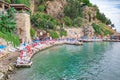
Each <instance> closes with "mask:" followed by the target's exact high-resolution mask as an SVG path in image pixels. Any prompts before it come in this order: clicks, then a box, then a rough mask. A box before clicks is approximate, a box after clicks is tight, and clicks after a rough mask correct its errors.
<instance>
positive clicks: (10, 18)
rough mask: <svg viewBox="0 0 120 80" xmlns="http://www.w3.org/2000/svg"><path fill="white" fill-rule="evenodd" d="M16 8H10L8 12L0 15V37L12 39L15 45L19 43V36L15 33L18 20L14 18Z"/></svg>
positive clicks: (7, 39)
mask: <svg viewBox="0 0 120 80" xmlns="http://www.w3.org/2000/svg"><path fill="white" fill-rule="evenodd" d="M14 13H15V9H14V8H10V9H8V12H7V14H1V15H0V37H2V38H4V39H5V40H6V41H10V42H11V43H12V44H13V45H14V46H17V45H19V43H20V42H19V37H17V36H16V35H14V29H15V28H16V22H15V20H14Z"/></svg>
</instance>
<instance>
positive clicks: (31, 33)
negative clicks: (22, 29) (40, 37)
mask: <svg viewBox="0 0 120 80" xmlns="http://www.w3.org/2000/svg"><path fill="white" fill-rule="evenodd" d="M30 35H31V37H32V38H33V37H34V36H35V29H34V28H30Z"/></svg>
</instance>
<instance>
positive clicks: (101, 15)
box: [96, 10, 111, 25]
mask: <svg viewBox="0 0 120 80" xmlns="http://www.w3.org/2000/svg"><path fill="white" fill-rule="evenodd" d="M96 17H97V19H98V20H100V21H101V22H103V23H105V24H107V25H109V24H111V21H110V19H107V18H106V16H105V15H104V14H103V13H100V11H99V10H97V15H96Z"/></svg>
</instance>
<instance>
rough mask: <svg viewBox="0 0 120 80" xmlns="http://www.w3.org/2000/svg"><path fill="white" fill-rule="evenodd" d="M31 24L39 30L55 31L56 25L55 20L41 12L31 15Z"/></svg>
mask: <svg viewBox="0 0 120 80" xmlns="http://www.w3.org/2000/svg"><path fill="white" fill-rule="evenodd" d="M31 22H32V24H34V26H35V27H36V28H39V29H55V28H56V26H57V24H58V21H57V19H55V18H54V17H52V16H50V15H47V14H45V13H42V12H38V13H35V14H34V15H32V16H31Z"/></svg>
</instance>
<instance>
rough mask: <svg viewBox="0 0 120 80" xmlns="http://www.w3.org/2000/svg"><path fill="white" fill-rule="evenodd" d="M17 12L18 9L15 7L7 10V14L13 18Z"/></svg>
mask: <svg viewBox="0 0 120 80" xmlns="http://www.w3.org/2000/svg"><path fill="white" fill-rule="evenodd" d="M15 13H16V10H15V9H14V8H9V9H8V10H7V15H8V17H9V18H11V19H14V16H15Z"/></svg>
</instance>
